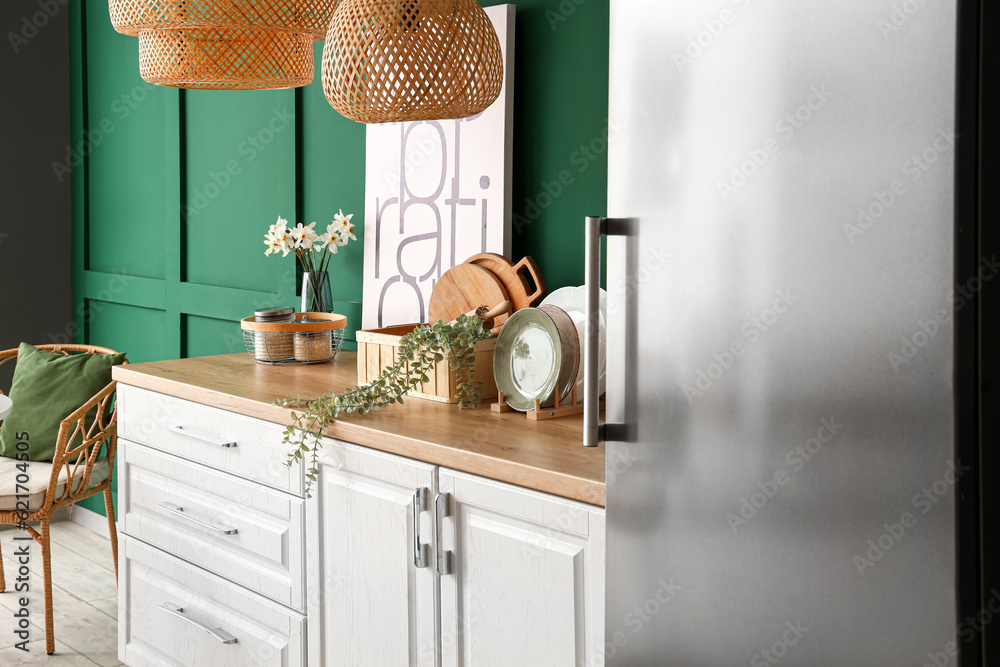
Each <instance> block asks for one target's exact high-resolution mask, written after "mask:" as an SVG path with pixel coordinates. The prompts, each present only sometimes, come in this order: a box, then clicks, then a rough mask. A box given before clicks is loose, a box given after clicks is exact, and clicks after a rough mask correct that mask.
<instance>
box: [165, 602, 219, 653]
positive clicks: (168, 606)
mask: <svg viewBox="0 0 1000 667" xmlns="http://www.w3.org/2000/svg"><path fill="white" fill-rule="evenodd" d="M160 609H162V610H163V611H165V612H167V613H168V614H171V615H172V616H176V617H177V618H180V619H183V620H185V621H187V622H188V623H190V624H191V625H193V626H194V627H196V628H198V629H199V630H204V631H205V632H207V633H208V634H210V635H212V638H213V639H217V640H218V641H219V642H221V643H223V644H235V643H236V637H234V636H232V635H231V634H229V633H228V632H226V631H225V630H223V629H222V628H210V627H208V626H207V625H205V624H203V623H199V622H198V621H196V620H194V619H193V618H190V617H188V616H185V615H184V608H183V607H180V606H178V605H175V604H174V603H173V602H164V603H163V604H161V605H160Z"/></svg>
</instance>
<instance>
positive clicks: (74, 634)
mask: <svg viewBox="0 0 1000 667" xmlns="http://www.w3.org/2000/svg"><path fill="white" fill-rule="evenodd" d="M74 509H75V508H74ZM91 514H92V513H91ZM88 518H89V519H91V520H93V519H95V518H97V515H93V514H92V515H91V516H90V517H88ZM100 518H101V519H102V520H103V517H100ZM91 523H92V521H91ZM95 527H96V526H95ZM4 528H5V529H3V530H0V549H2V550H3V567H4V574H5V575H6V578H7V592H6V593H0V666H2V667H16V666H17V665H36V664H37V665H79V666H81V667H93V666H94V665H102V666H104V667H114V666H116V665H121V664H122V663H121V662H120V661H119V660H118V621H117V618H118V596H117V592H116V587H115V566H114V561H113V560H112V558H111V542H110V541H109V540H108V539H107V538H106V537H102V536H100V535H98V534H96V533H94V532H92V531H91V530H89V529H87V528H84V527H83V526H81V525H79V524H77V523H73V522H71V521H59V522H56V523H54V524H52V606H53V611H54V623H55V638H56V652H55V654H53V655H51V656H46V655H45V602H44V598H43V593H42V591H43V588H42V550H41V548H40V547H39V546H38V544H36V543H35V542H34V541H31V542H19V541H15V540H14V538H15V537H17V536H22V535H24V533H23V532H22V531H20V530H17V529H16V528H9V527H4ZM104 532H105V534H106V533H107V524H105V529H104ZM23 544H30V545H31V547H30V549H31V551H30V554H31V562H30V568H31V575H30V577H31V579H30V584H31V591H30V593H29V594H28V595H29V596H30V598H29V600H30V601H29V605H28V609H29V613H30V622H31V629H30V632H31V637H30V641H29V644H28V649H29V650H28V652H24V651H21V650H19V649H17V648H15V647H14V644H15V643H16V642H17V641H18V639H17V638H16V637H15V636H14V629H15V627H14V619H13V617H12V614H11V612H13V611H14V610H16V609H17V608H18V607H17V604H18V598H19V597H21V596H23V595H25V594H24V593H17V592H15V591H14V584H15V578H16V577H17V567H18V566H17V564H15V562H14V561H13V560H12V558H11V557H12V556H13V554H14V551H15V549H16V548H17V547H19V546H20V545H23Z"/></svg>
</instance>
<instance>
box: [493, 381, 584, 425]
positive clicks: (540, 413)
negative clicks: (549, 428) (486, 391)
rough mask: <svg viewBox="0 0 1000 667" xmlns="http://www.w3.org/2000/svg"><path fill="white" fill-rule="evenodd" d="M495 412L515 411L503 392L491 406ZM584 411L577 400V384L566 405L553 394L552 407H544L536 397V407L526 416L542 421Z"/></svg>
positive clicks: (581, 404)
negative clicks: (560, 403) (505, 400)
mask: <svg viewBox="0 0 1000 667" xmlns="http://www.w3.org/2000/svg"><path fill="white" fill-rule="evenodd" d="M490 409H491V410H493V412H515V410H514V408H512V407H510V406H509V405H507V403H505V402H504V400H503V392H502V391H501V392H500V393H499V396H497V402H496V403H494V404H493V405H491V406H490ZM582 413H583V403H582V402H577V398H576V385H573V391H572V393H571V394H570V402H569V403H567V404H566V405H559V397H558V396H555V395H553V397H552V407H550V408H543V407H542V402H541V401H540V400H539V399H537V398H536V399H535V409H534V410H528V411H527V412H526V413H524V414H525V416H526V417H527V418H528V419H530V420H532V421H540V420H542V419H556V418H558V417H569V416H570V415H578V414H582Z"/></svg>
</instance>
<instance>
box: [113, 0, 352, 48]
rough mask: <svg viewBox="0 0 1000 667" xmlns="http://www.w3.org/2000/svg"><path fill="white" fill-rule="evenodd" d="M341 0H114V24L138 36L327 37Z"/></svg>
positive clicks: (118, 29) (117, 28)
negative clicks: (246, 31)
mask: <svg viewBox="0 0 1000 667" xmlns="http://www.w3.org/2000/svg"><path fill="white" fill-rule="evenodd" d="M337 2H338V0H110V9H111V25H113V26H114V27H115V30H117V31H118V32H120V33H123V34H125V35H132V36H136V35H138V34H139V33H140V32H143V31H146V30H158V29H164V28H199V29H200V28H251V27H255V28H259V29H278V30H283V31H285V32H296V33H303V34H308V35H310V36H311V37H312V38H313V39H314V40H320V39H323V37H324V35H326V29H327V27H328V26H329V23H330V16H331V15H332V14H333V9H334V7H335V6H336V5H337Z"/></svg>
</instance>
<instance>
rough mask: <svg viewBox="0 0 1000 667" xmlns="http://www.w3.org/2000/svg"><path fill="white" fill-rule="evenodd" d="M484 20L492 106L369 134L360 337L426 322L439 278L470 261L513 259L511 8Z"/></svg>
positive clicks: (493, 10)
mask: <svg viewBox="0 0 1000 667" xmlns="http://www.w3.org/2000/svg"><path fill="white" fill-rule="evenodd" d="M486 13H487V15H488V16H489V17H490V20H491V21H493V26H494V27H495V28H496V32H497V36H498V37H499V39H500V49H501V51H502V52H503V61H504V76H503V87H502V88H501V90H500V96H499V97H498V98H497V100H496V101H495V102H494V103H493V104H492V105H490V107H489V108H487V109H486V110H485V111H483V112H482V113H480V114H478V115H476V116H472V117H470V118H463V119H461V120H439V121H412V122H405V123H383V124H377V125H376V124H373V125H369V126H368V128H367V131H366V135H365V141H366V148H365V156H366V161H365V262H364V290H363V298H364V303H363V306H362V327H363V328H365V329H374V328H380V327H386V326H392V325H394V324H408V323H411V322H426V321H427V303H428V301H429V299H430V295H431V290H433V289H434V285H435V284H436V283H437V281H438V280H439V279H440V277H441V274H443V273H444V272H445V271H447V270H448V269H450V268H451V267H453V266H455V265H456V264H461V263H462V262H463V261H464V260H465V259H466V258H468V257H469V256H471V255H474V254H476V253H480V252H496V253H500V254H503V255H507V256H509V255H510V241H511V239H510V227H511V166H512V155H511V152H512V147H513V133H512V129H513V128H512V123H513V96H514V92H513V75H514V5H497V6H494V7H488V8H486Z"/></svg>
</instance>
